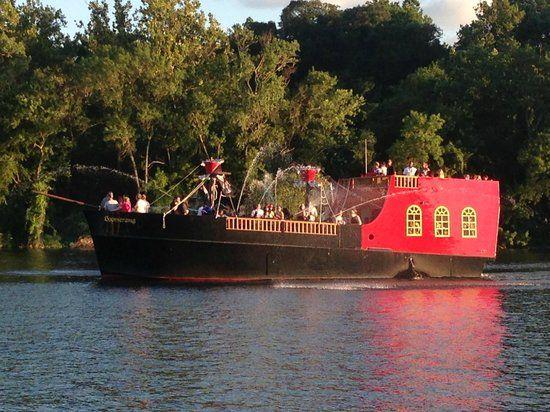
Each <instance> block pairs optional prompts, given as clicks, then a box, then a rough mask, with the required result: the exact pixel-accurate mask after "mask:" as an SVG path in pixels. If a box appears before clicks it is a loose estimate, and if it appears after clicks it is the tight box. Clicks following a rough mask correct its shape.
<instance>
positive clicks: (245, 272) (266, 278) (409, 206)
mask: <svg viewBox="0 0 550 412" xmlns="http://www.w3.org/2000/svg"><path fill="white" fill-rule="evenodd" d="M222 163H223V162H222V161H218V160H212V159H211V160H209V161H206V162H204V175H203V176H202V179H201V183H200V184H199V185H198V186H197V187H196V188H195V189H194V190H193V191H192V192H191V193H190V194H189V195H188V196H187V197H186V198H184V199H183V200H182V202H183V201H186V200H187V199H189V198H190V197H191V196H192V195H193V194H195V193H197V192H198V191H199V190H201V189H206V192H207V193H208V196H209V198H210V201H211V203H212V205H213V206H214V208H215V205H216V202H221V197H222V196H224V195H226V196H230V194H228V193H227V191H228V189H227V175H226V174H225V173H224V172H223V171H222ZM300 172H301V173H300V174H301V176H302V180H303V182H304V185H305V188H306V190H305V192H306V196H307V197H308V200H309V199H310V197H311V194H312V192H314V191H316V190H320V191H321V193H323V188H322V187H320V188H319V185H316V183H315V180H316V177H317V173H318V169H317V168H314V167H302V168H300ZM321 198H324V199H325V200H326V199H328V201H327V202H326V205H325V211H324V212H321V213H320V217H319V220H318V221H314V222H309V221H298V220H273V219H254V218H248V217H242V216H228V217H219V216H216V215H208V216H196V215H187V216H181V215H175V214H173V213H171V212H172V211H173V210H169V211H167V212H166V213H164V214H154V213H149V214H138V213H124V214H119V213H116V212H115V213H106V212H104V211H91V210H90V211H86V212H85V214H86V218H87V220H88V223H89V226H90V231H91V235H92V238H93V241H94V246H95V251H96V255H97V260H98V263H99V267H100V270H101V274H102V277H103V279H106V280H112V279H119V280H125V279H128V280H136V279H140V280H157V281H169V282H183V283H191V284H227V283H258V282H259V283H269V282H277V281H287V280H299V281H327V280H358V279H369V278H370V279H374V278H396V277H397V278H417V277H479V276H480V275H481V273H482V270H483V267H484V264H485V262H486V261H487V260H490V259H493V258H494V257H495V255H496V245H497V232H498V219H499V183H498V182H497V181H482V180H464V179H452V178H445V179H442V178H436V177H416V176H400V175H393V176H387V177H386V176H368V175H367V176H363V177H359V178H350V179H342V180H340V181H338V182H334V183H332V184H330V188H328V189H327V188H325V189H324V196H321ZM218 205H219V203H218ZM320 206H322V204H321V205H320ZM351 209H355V210H357V212H358V214H359V215H360V216H361V219H362V224H360V225H352V224H346V225H337V224H335V223H330V222H327V221H324V220H327V219H329V218H330V217H332V216H334V214H335V213H337V212H339V211H344V212H346V211H349V210H351Z"/></svg>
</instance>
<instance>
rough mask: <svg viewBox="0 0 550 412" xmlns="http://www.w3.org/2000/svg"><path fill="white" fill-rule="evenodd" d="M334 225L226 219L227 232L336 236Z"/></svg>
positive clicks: (239, 218) (236, 218)
mask: <svg viewBox="0 0 550 412" xmlns="http://www.w3.org/2000/svg"><path fill="white" fill-rule="evenodd" d="M336 226H337V225H336V223H321V222H302V221H295V220H273V219H254V218H247V217H228V218H227V219H226V229H227V230H241V231H248V232H270V233H293V234H299V235H323V236H336Z"/></svg>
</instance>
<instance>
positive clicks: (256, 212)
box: [250, 203, 264, 219]
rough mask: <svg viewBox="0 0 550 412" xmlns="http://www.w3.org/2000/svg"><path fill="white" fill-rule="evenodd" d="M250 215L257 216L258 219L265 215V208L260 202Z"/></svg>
mask: <svg viewBox="0 0 550 412" xmlns="http://www.w3.org/2000/svg"><path fill="white" fill-rule="evenodd" d="M250 217H255V218H256V219H261V218H262V217H264V210H263V209H262V205H261V204H259V203H258V205H257V206H256V209H254V210H253V211H252V213H251V214H250Z"/></svg>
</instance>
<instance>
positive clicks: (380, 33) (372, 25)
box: [0, 0, 550, 247]
mask: <svg viewBox="0 0 550 412" xmlns="http://www.w3.org/2000/svg"><path fill="white" fill-rule="evenodd" d="M111 4H112V6H110V5H111ZM199 6H200V5H199V2H198V1H195V0H143V1H142V2H141V6H140V7H139V8H138V9H137V10H134V9H133V8H132V4H131V3H130V2H127V1H124V0H115V1H114V2H107V1H103V0H94V1H91V2H90V3H89V9H90V19H89V23H87V24H86V26H82V27H81V30H80V32H79V33H77V34H76V35H75V36H74V37H73V38H69V37H68V36H66V35H65V34H64V32H63V28H64V25H65V19H64V17H63V14H62V12H61V11H60V10H56V9H54V8H52V7H48V6H44V5H42V4H41V3H40V2H39V1H35V0H28V1H26V2H18V3H16V2H14V1H13V0H6V1H2V2H0V113H2V116H0V162H1V164H2V169H1V170H0V233H2V236H1V243H2V244H10V245H13V246H17V245H21V244H27V245H29V246H32V247H42V246H53V245H56V244H59V242H60V241H62V242H68V241H70V240H74V239H70V238H71V237H74V236H76V235H77V232H78V231H79V230H81V228H82V227H83V225H82V224H83V222H82V220H81V218H79V217H76V216H79V215H78V213H77V212H73V211H74V210H75V209H72V210H73V211H71V210H69V209H65V208H63V207H57V206H56V207H53V208H51V207H49V205H48V202H46V201H45V198H43V197H41V196H37V195H36V194H35V193H34V192H33V191H36V190H55V191H56V192H60V193H66V194H67V195H68V196H69V197H78V198H82V199H83V200H87V201H88V202H91V203H94V202H98V201H99V199H100V198H101V197H102V195H103V193H102V192H104V191H106V190H108V189H113V190H115V191H116V192H117V194H118V193H126V194H128V195H130V196H131V197H133V196H134V195H135V194H136V192H137V191H138V190H146V191H148V194H149V197H150V198H151V200H154V199H156V198H160V197H161V196H164V197H163V198H162V199H161V200H160V201H159V202H158V204H160V205H163V204H166V203H167V202H168V201H169V200H170V199H171V196H172V194H175V193H176V192H178V193H180V194H181V193H183V192H185V191H186V190H188V189H189V188H190V187H191V186H192V185H193V183H194V181H193V180H191V179H188V180H187V181H185V182H182V183H179V184H178V185H177V186H176V187H175V188H174V189H173V191H172V192H170V194H169V195H166V192H167V190H169V189H170V188H172V187H173V185H175V184H176V183H178V182H179V181H180V180H181V178H182V176H183V175H186V174H187V173H188V172H190V171H191V170H192V169H193V168H194V167H195V165H197V164H199V163H200V161H201V160H203V159H204V158H205V157H210V156H214V157H216V156H220V157H223V158H225V159H226V162H227V164H228V165H229V168H230V169H231V172H232V173H233V174H232V176H231V178H232V181H233V182H234V185H235V187H239V186H240V183H241V182H242V181H243V180H244V178H245V175H246V174H247V170H249V169H250V173H248V174H249V180H251V181H252V182H253V183H252V184H251V185H249V186H250V190H248V192H246V191H245V201H246V202H248V203H250V204H252V203H253V202H255V201H257V200H258V199H257V197H258V193H259V192H260V191H261V192H262V193H261V194H263V192H265V191H266V189H267V187H269V186H270V185H271V187H270V188H269V190H268V191H267V194H266V196H272V197H273V199H272V201H273V202H274V201H275V198H274V196H275V187H277V201H278V202H280V203H284V204H286V205H290V206H294V207H297V206H298V204H299V203H301V202H302V199H301V193H302V192H301V189H298V188H296V187H295V186H294V177H289V176H284V177H282V178H281V179H280V182H279V181H277V184H276V185H275V183H273V177H270V176H273V175H274V174H275V173H276V171H277V170H278V169H282V168H284V167H287V166H288V165H289V164H290V163H291V162H293V161H298V162H308V163H317V164H320V165H323V166H324V167H325V170H327V171H328V172H329V173H330V174H331V175H333V176H335V177H337V176H350V175H356V174H358V173H360V172H361V171H362V169H363V167H362V160H363V156H364V140H365V139H366V140H368V146H369V157H370V160H379V159H380V157H382V156H384V155H386V154H390V155H391V156H393V157H394V159H396V160H397V162H398V164H397V167H401V166H403V163H404V162H405V161H406V159H407V158H409V157H413V158H415V160H416V161H418V162H421V161H429V162H431V163H432V168H434V167H436V166H441V165H443V164H444V165H445V169H446V171H447V172H448V173H450V174H451V175H454V174H462V173H466V172H468V173H486V174H488V175H490V176H492V177H495V178H498V179H499V180H500V181H501V188H502V192H503V198H504V201H503V208H502V209H503V219H502V224H503V231H502V235H503V236H502V238H503V239H504V243H507V244H508V245H511V246H515V247H517V246H523V245H526V244H528V243H530V244H534V243H542V242H543V241H544V237H545V235H546V234H547V233H548V230H549V229H550V228H549V224H550V223H549V221H548V215H549V213H550V211H549V210H548V204H549V203H550V202H549V195H550V194H549V190H550V188H549V185H550V183H549V179H548V176H549V175H550V171H549V169H548V167H549V166H548V164H549V162H550V159H549V152H550V143H549V140H550V133H549V130H550V128H549V124H548V114H547V113H549V112H550V110H549V109H550V108H549V107H548V102H550V96H549V90H550V85H549V80H548V73H549V72H550V59H549V55H548V51H547V45H548V38H549V36H548V23H549V21H550V6H549V5H548V2H547V1H545V0H493V2H491V3H490V2H482V3H480V5H479V7H478V11H477V19H476V20H474V21H473V22H472V23H471V24H469V25H466V26H464V27H463V28H462V29H461V31H460V33H459V40H458V42H457V43H456V44H455V45H454V47H452V48H451V47H447V46H444V45H442V44H441V42H440V35H441V32H440V30H439V28H438V27H437V26H436V25H435V24H434V23H433V21H432V20H431V19H430V18H429V17H428V16H427V15H425V14H424V13H423V11H422V9H421V8H420V3H419V1H417V0H405V1H403V2H391V1H389V0H374V1H371V2H366V3H365V4H363V5H360V6H357V7H353V8H348V9H345V10H340V9H339V8H338V7H336V6H334V5H331V4H330V3H326V2H322V1H318V0H314V1H291V2H290V4H289V5H288V6H287V7H286V8H285V9H284V10H283V12H282V15H281V24H280V30H277V27H276V26H275V24H274V23H273V22H269V23H261V22H254V21H252V20H247V21H246V22H245V23H244V24H243V25H236V26H234V27H233V28H232V29H231V30H229V31H227V32H226V31H224V30H222V29H221V28H220V26H219V24H218V23H217V22H216V21H215V20H214V18H212V17H210V16H206V15H205V14H204V13H202V12H201V11H200V8H199ZM375 153H377V155H376V156H375V155H374V154H375ZM71 171H72V172H71ZM265 176H267V177H265ZM264 177H265V178H264ZM132 182H133V184H132ZM261 194H260V197H261ZM14 205H16V206H17V207H14Z"/></svg>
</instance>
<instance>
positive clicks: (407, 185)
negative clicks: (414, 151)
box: [395, 175, 418, 189]
mask: <svg viewBox="0 0 550 412" xmlns="http://www.w3.org/2000/svg"><path fill="white" fill-rule="evenodd" d="M395 187H397V188H402V189H413V188H417V187H418V176H401V175H396V176H395Z"/></svg>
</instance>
